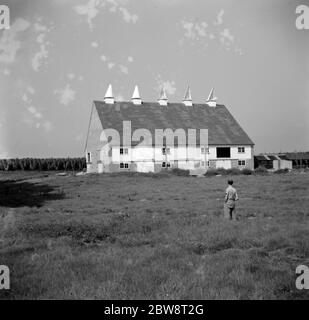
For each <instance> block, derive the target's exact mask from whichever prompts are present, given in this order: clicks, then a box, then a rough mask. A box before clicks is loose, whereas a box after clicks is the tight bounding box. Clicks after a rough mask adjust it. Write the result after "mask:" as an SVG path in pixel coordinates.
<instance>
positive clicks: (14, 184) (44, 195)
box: [0, 180, 65, 208]
mask: <svg viewBox="0 0 309 320" xmlns="http://www.w3.org/2000/svg"><path fill="white" fill-rule="evenodd" d="M64 197H65V194H64V192H63V190H62V189H61V188H59V187H57V186H50V185H46V184H39V183H31V182H18V181H14V180H6V181H1V182H0V206H2V207H10V208H17V207H24V206H27V207H41V206H42V205H43V204H44V203H45V202H46V201H51V200H60V199H63V198H64Z"/></svg>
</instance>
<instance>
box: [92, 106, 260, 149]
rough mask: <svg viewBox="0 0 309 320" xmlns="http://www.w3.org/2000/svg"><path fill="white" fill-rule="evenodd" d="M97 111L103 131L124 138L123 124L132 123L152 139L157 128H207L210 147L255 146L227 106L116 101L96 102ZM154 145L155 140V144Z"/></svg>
mask: <svg viewBox="0 0 309 320" xmlns="http://www.w3.org/2000/svg"><path fill="white" fill-rule="evenodd" d="M94 104H95V107H96V110H97V112H98V115H99V118H100V120H101V123H102V126H103V128H104V129H108V128H113V129H116V130H117V131H118V132H119V133H120V137H122V121H131V126H132V132H133V131H134V130H135V129H139V128H145V129H148V130H149V131H150V132H151V133H152V135H153V137H154V132H155V129H166V128H170V129H173V130H176V129H179V128H182V129H184V130H185V131H186V132H187V130H188V129H196V130H197V144H199V132H198V129H208V141H209V142H208V143H209V145H253V144H254V143H253V142H252V140H251V139H250V138H249V137H248V135H247V134H246V133H245V131H244V130H243V129H242V128H241V127H240V125H239V124H238V122H237V121H236V120H235V119H234V118H233V116H232V115H231V114H230V112H229V111H228V110H227V108H226V107H225V106H224V105H217V106H216V107H209V106H208V105H206V104H193V106H192V107H187V106H185V105H184V104H182V103H169V104H168V106H160V105H159V104H158V103H152V102H144V103H143V104H142V105H134V104H133V103H132V102H115V104H106V103H104V102H102V101H94ZM153 142H154V141H153Z"/></svg>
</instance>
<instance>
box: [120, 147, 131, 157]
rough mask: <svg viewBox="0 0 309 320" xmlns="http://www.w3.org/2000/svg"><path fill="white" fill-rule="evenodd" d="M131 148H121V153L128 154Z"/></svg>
mask: <svg viewBox="0 0 309 320" xmlns="http://www.w3.org/2000/svg"><path fill="white" fill-rule="evenodd" d="M128 153H129V150H128V148H120V149H119V154H121V155H123V154H128Z"/></svg>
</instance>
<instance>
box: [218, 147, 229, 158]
mask: <svg viewBox="0 0 309 320" xmlns="http://www.w3.org/2000/svg"><path fill="white" fill-rule="evenodd" d="M230 157H231V148H230V147H218V148H217V158H230Z"/></svg>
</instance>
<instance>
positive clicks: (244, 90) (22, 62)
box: [0, 0, 309, 157]
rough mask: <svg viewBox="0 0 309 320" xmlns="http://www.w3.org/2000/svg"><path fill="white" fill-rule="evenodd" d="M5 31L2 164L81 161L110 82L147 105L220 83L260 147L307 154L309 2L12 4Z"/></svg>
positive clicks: (221, 99) (0, 87)
mask: <svg viewBox="0 0 309 320" xmlns="http://www.w3.org/2000/svg"><path fill="white" fill-rule="evenodd" d="M1 4H7V5H8V6H9V7H10V11H11V28H10V30H0V107H1V108H0V157H22V156H30V157H49V156H53V157H56V156H82V155H83V150H84V146H85V139H86V132H87V126H88V122H89V116H90V111H91V103H92V100H95V99H103V97H104V94H105V91H106V89H107V86H108V84H109V83H112V85H113V90H114V95H115V97H116V99H118V100H130V98H131V95H132V92H133V89H134V85H135V84H138V85H139V89H140V94H141V97H142V99H143V100H144V101H156V100H157V98H158V90H159V87H160V86H161V85H164V86H165V88H166V91H167V95H168V98H169V101H170V102H177V101H181V100H182V98H183V95H184V92H185V89H186V86H187V85H188V84H189V85H190V86H191V90H192V96H193V101H194V102H199V103H201V102H205V100H206V98H207V96H208V94H209V91H210V89H211V87H215V94H216V96H217V97H218V103H221V104H225V105H226V106H227V108H228V109H229V110H230V112H231V113H232V114H233V115H234V117H235V118H236V119H237V120H238V121H239V123H240V124H241V126H242V127H243V128H244V129H245V130H246V131H247V133H248V135H249V136H250V138H251V139H252V140H253V141H254V142H255V144H256V147H255V149H256V153H258V152H279V151H294V150H309V111H308V108H309V30H297V29H296V27H295V20H296V17H297V15H296V13H295V9H296V6H297V5H298V4H307V5H308V6H309V1H308V0H300V1H298V0H50V1H47V0H46V1H42V0H10V1H4V0H2V1H1Z"/></svg>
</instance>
